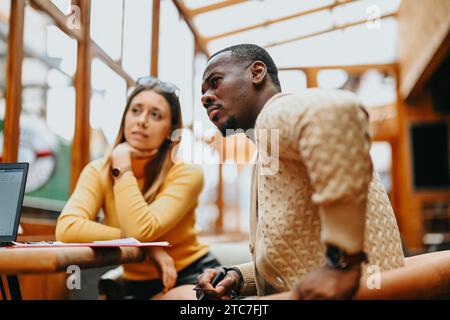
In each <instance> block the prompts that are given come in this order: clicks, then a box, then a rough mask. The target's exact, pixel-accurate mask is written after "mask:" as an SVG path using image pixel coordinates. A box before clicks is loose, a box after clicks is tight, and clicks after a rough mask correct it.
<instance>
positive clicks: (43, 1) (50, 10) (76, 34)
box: [29, 0, 83, 40]
mask: <svg viewBox="0 0 450 320" xmlns="http://www.w3.org/2000/svg"><path fill="white" fill-rule="evenodd" d="M29 3H30V5H31V6H32V7H33V8H34V9H36V10H39V11H42V12H44V13H46V14H47V15H48V16H49V17H50V18H52V19H53V21H54V22H55V24H56V26H58V28H60V29H61V30H62V31H63V32H64V33H66V34H67V35H68V36H70V37H72V38H75V39H77V40H81V38H82V34H83V30H82V28H83V27H82V26H81V28H80V29H77V28H70V27H69V26H68V24H67V21H68V19H69V16H66V15H65V14H64V13H63V12H61V10H59V9H58V7H57V6H55V5H54V4H53V2H51V1H48V0H29Z"/></svg>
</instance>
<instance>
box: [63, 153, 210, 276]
mask: <svg viewBox="0 0 450 320" xmlns="http://www.w3.org/2000/svg"><path fill="white" fill-rule="evenodd" d="M105 161H106V159H105V158H102V159H99V160H95V161H93V162H91V163H90V164H88V165H87V166H86V167H85V168H84V170H83V172H82V173H81V175H80V177H79V179H78V182H77V186H76V188H75V191H74V192H73V194H72V195H71V197H70V199H69V201H68V202H67V204H66V205H65V207H64V209H63V211H62V213H61V215H60V216H59V218H58V222H57V225H56V238H57V240H60V241H64V242H91V241H95V240H112V239H118V238H120V235H121V230H122V231H123V232H124V233H125V236H126V237H134V238H136V239H137V240H139V241H141V242H152V241H169V242H170V244H171V245H172V246H171V247H169V248H167V252H168V253H169V254H170V255H171V256H172V258H173V259H174V262H175V268H176V269H177V271H179V270H181V269H183V268H185V267H187V266H189V265H190V264H191V263H192V262H194V261H195V260H197V259H198V258H200V257H202V256H203V255H205V254H206V253H207V252H208V250H209V249H208V246H206V245H203V244H201V243H199V241H198V237H197V235H198V232H197V230H196V229H195V208H196V207H197V199H198V195H199V194H200V192H201V190H202V187H203V173H202V169H201V168H200V167H198V166H195V165H190V164H183V163H180V164H175V165H174V166H173V167H172V168H171V169H170V171H169V172H168V175H167V177H166V179H165V181H164V183H163V185H162V187H161V190H160V192H159V193H158V194H157V196H156V198H155V200H154V201H153V202H151V203H147V202H146V200H145V199H144V197H143V195H142V192H141V188H142V186H143V184H144V180H143V179H136V178H135V177H134V176H133V175H129V176H124V177H122V178H120V179H118V180H117V181H116V182H115V183H114V184H113V180H112V178H111V173H110V170H109V167H108V166H105V165H104V164H105ZM100 209H103V212H104V221H103V223H99V222H96V217H97V213H98V212H99V210H100ZM124 277H125V278H127V279H130V280H150V279H156V278H158V277H159V275H158V272H157V269H156V267H155V266H154V265H153V264H151V263H150V262H149V261H148V260H147V261H145V262H143V263H134V264H126V265H124Z"/></svg>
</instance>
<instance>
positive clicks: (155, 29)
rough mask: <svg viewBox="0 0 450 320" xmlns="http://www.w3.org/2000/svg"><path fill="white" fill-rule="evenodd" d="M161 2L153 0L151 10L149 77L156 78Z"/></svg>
mask: <svg viewBox="0 0 450 320" xmlns="http://www.w3.org/2000/svg"><path fill="white" fill-rule="evenodd" d="M160 8H161V0H153V10H152V48H151V52H152V53H151V55H152V56H151V62H150V75H152V76H153V77H158V63H159V62H158V61H159V59H158V58H159V55H158V54H159V17H160Z"/></svg>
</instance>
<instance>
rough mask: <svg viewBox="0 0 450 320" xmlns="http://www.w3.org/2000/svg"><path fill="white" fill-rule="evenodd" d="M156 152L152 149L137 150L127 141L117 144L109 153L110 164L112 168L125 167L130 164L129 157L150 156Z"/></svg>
mask: <svg viewBox="0 0 450 320" xmlns="http://www.w3.org/2000/svg"><path fill="white" fill-rule="evenodd" d="M157 152H158V149H154V150H139V149H136V148H134V147H132V146H131V145H130V144H128V142H122V143H120V144H118V145H117V146H116V147H115V148H114V150H113V151H112V154H111V159H112V164H113V167H114V168H125V167H129V166H131V157H133V158H137V159H142V158H150V157H151V156H153V155H155V154H156V153H157Z"/></svg>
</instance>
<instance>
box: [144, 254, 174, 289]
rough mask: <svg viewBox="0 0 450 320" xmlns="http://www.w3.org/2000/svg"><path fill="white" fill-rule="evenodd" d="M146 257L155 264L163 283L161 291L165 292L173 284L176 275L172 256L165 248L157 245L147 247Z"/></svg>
mask: <svg viewBox="0 0 450 320" xmlns="http://www.w3.org/2000/svg"><path fill="white" fill-rule="evenodd" d="M147 257H148V259H149V260H150V261H151V262H154V263H156V264H157V266H158V269H159V272H160V276H161V280H162V283H163V285H164V290H163V291H164V293H166V292H167V291H169V290H170V289H172V288H173V287H174V286H175V283H176V281H177V277H178V273H177V270H176V269H175V263H174V262H173V259H172V257H171V256H170V255H169V254H168V253H167V252H166V250H164V249H162V248H159V247H149V248H147Z"/></svg>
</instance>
